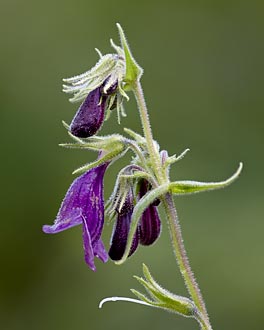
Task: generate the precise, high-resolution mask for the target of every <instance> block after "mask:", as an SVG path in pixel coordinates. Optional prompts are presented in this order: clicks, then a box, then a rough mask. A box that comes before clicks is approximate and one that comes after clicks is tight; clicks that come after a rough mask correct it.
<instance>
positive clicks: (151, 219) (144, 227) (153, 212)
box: [138, 179, 161, 245]
mask: <svg viewBox="0 0 264 330" xmlns="http://www.w3.org/2000/svg"><path fill="white" fill-rule="evenodd" d="M149 189H150V185H149V183H148V181H147V180H145V179H143V180H141V181H140V189H139V197H140V198H142V197H143V196H144V195H145V194H146V193H147V192H148V190H149ZM159 202H160V201H159V200H158V199H157V200H156V201H154V202H153V203H152V204H151V205H149V206H148V207H147V208H146V210H145V211H144V212H143V214H142V216H141V219H140V222H139V226H138V228H139V241H140V244H141V245H151V244H153V243H154V242H155V241H156V240H157V239H158V237H159V235H160V232H161V221H160V218H159V213H158V209H157V207H156V206H157V205H158V204H159Z"/></svg>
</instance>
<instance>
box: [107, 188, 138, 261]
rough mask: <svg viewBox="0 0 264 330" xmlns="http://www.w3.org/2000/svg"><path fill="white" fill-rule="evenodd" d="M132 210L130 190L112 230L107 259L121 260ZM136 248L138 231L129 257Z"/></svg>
mask: <svg viewBox="0 0 264 330" xmlns="http://www.w3.org/2000/svg"><path fill="white" fill-rule="evenodd" d="M133 209H134V204H133V193H132V189H131V191H130V192H129V193H128V195H127V197H126V200H125V202H124V205H123V206H122V208H121V210H120V211H119V212H117V213H118V215H117V221H116V224H115V227H114V229H113V234H112V239H111V243H110V244H111V246H110V250H109V253H108V254H109V257H110V258H111V259H112V260H120V259H122V257H123V255H124V252H125V249H126V245H127V238H128V233H129V229H130V223H131V217H132V213H133ZM137 246H138V231H136V234H135V236H134V239H133V242H132V246H131V248H130V252H129V256H131V255H132V254H133V253H134V252H135V251H136V249H137Z"/></svg>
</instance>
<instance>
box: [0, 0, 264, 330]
mask: <svg viewBox="0 0 264 330" xmlns="http://www.w3.org/2000/svg"><path fill="white" fill-rule="evenodd" d="M0 4H1V9H0V27H1V29H0V42H1V53H0V58H1V62H0V63H1V64H0V73H1V79H0V93H1V98H0V102H1V106H0V109H1V110H0V119H1V131H0V134H1V172H0V173H1V199H0V200H1V230H0V254H1V259H0V260H1V266H0V274H1V275H0V327H1V329H4V330H35V329H38V330H44V329H45V330H46V329H49V330H55V329H56V330H57V329H64V330H71V329H78V330H84V329H104V328H108V329H117V328H118V329H119V328H121V327H125V328H126V329H127V330H129V329H134V328H135V327H136V328H137V329H146V328H151V329H153V330H156V329H161V328H164V327H165V328H166V329H185V330H188V329H198V325H197V324H196V323H195V321H194V320H191V319H183V318H181V317H179V316H176V315H173V314H167V313H165V312H163V311H159V310H154V309H150V308H147V307H142V306H138V305H133V304H128V303H112V304H107V305H105V306H104V308H103V309H102V310H99V309H98V307H97V306H98V303H99V301H100V300H101V299H102V298H104V297H106V296H112V295H121V296H132V294H131V293H130V292H129V289H130V288H137V289H139V288H140V287H139V285H138V284H137V283H136V281H135V280H134V279H133V278H132V276H133V275H134V274H137V275H140V274H141V264H142V262H145V263H146V264H147V265H148V266H149V267H150V269H151V270H152V273H153V275H154V277H156V278H157V279H158V280H159V282H160V283H161V284H162V285H163V286H164V287H166V288H168V289H170V290H172V291H173V292H175V293H178V294H186V291H185V288H184V286H183V283H182V280H181V278H180V276H179V272H178V269H177V265H176V263H175V261H174V256H173V253H172V250H171V246H170V241H169V234H168V231H167V225H166V222H165V219H164V225H163V232H162V236H161V238H160V239H159V241H158V242H157V243H156V244H155V246H153V247H149V248H141V249H140V250H139V251H138V252H137V253H136V254H135V256H133V257H132V258H131V259H130V260H129V261H128V262H127V263H126V264H125V265H123V266H115V265H114V264H113V263H111V262H108V263H107V264H102V263H101V262H100V261H98V262H97V263H96V264H97V272H96V273H93V272H92V271H91V270H90V269H89V268H88V267H87V266H86V265H85V263H84V261H83V250H82V240H81V228H74V229H71V230H69V231H66V232H64V233H61V234H59V235H56V236H49V235H44V234H43V233H42V231H41V226H42V225H43V224H51V223H52V222H53V220H54V218H55V216H56V213H57V210H58V207H59V205H60V202H61V200H62V198H63V196H64V194H65V192H66V190H67V188H68V186H69V185H70V183H71V181H72V179H73V177H72V176H71V171H72V170H73V169H74V168H76V167H78V166H79V165H81V164H83V163H85V162H87V161H91V160H92V159H94V157H95V154H93V153H90V152H84V151H75V150H63V149H61V148H59V147H58V143H60V142H67V141H68V137H67V134H66V132H65V129H64V128H63V127H62V125H61V120H62V119H64V120H66V121H67V122H69V121H70V120H71V118H72V116H73V114H74V112H75V110H76V108H77V105H72V104H70V103H69V102H68V100H67V95H64V94H63V93H62V92H61V83H62V82H61V79H62V78H63V77H69V76H72V75H75V74H78V73H81V72H83V71H85V70H87V69H88V68H89V67H91V66H93V65H94V63H95V61H97V54H96V53H95V52H94V50H93V49H94V47H98V48H99V49H100V50H101V51H102V52H103V53H107V52H109V51H111V48H110V45H109V38H110V37H112V38H113V39H114V40H115V41H116V42H118V36H117V30H116V27H115V23H116V22H120V23H121V24H122V25H123V28H124V29H125V31H126V34H127V37H128V39H129V42H130V45H131V48H132V50H133V53H134V55H135V57H136V59H137V61H138V62H139V63H140V65H141V66H142V67H143V68H144V70H145V74H144V76H143V79H142V83H143V87H144V90H145V96H146V99H147V103H148V107H149V110H150V117H151V121H152V127H153V132H154V136H155V138H156V139H157V140H158V141H159V142H160V145H161V147H162V148H165V149H167V150H168V151H169V152H170V154H173V153H180V152H181V151H182V150H183V149H184V148H186V147H189V148H190V149H191V152H190V153H189V154H188V156H186V158H185V159H184V160H182V161H181V162H180V163H177V165H175V166H174V168H173V169H172V178H174V179H175V180H176V179H194V180H195V179H196V180H202V181H210V180H222V179H224V178H226V177H228V176H230V175H231V174H232V173H233V172H234V171H235V169H236V168H237V166H238V162H239V161H243V162H244V170H243V174H242V176H241V177H240V179H239V180H238V181H237V182H236V183H235V184H234V185H232V186H230V187H229V188H227V189H225V190H220V191H216V192H212V193H205V194H200V195H195V196H191V197H181V198H178V199H177V200H176V205H177V207H178V212H179V216H180V220H181V224H182V229H183V235H184V237H185V243H186V248H187V250H188V254H189V257H190V261H191V264H192V267H193V270H194V272H195V275H196V277H197V280H198V282H199V283H200V286H201V289H202V292H203V294H204V298H205V300H206V303H207V306H208V311H209V314H210V316H211V321H212V324H213V326H214V329H225V330H227V329H230V330H231V329H239V330H243V329H251V330H253V329H256V330H257V329H263V327H264V314H263V310H264V283H263V278H264V276H263V275H264V262H263V247H264V244H263V231H264V221H263V211H264V208H263V190H262V188H261V187H262V185H263V161H264V156H263V139H264V133H263V128H264V125H263V120H264V114H263V105H264V96H263V95H264V94H263V76H264V74H263V58H264V48H263V32H264V29H263V28H264V21H263V10H264V5H263V2H261V1H259V2H258V1H254V0H253V1H239V0H237V1H232V0H231V1H218V0H217V1H199V2H198V1H194V0H193V1H168V0H164V1H160V2H159V1H144V0H141V1H136V0H134V1H131V2H129V1H120V0H119V1H118V0H117V1H115V0H113V1H105V0H101V1H90V0H75V1H69V0H64V1H63V0H57V1H56V0H45V1H38V0H23V1H21V0H20V1H19V0H0ZM126 109H127V112H128V117H127V118H125V119H124V120H123V121H122V125H121V126H119V125H117V123H116V118H115V116H112V117H111V119H110V120H109V121H108V122H107V123H106V124H105V125H104V127H103V130H102V131H101V133H102V134H107V133H110V132H120V133H121V132H122V128H123V126H125V127H130V128H132V129H135V130H140V123H139V120H138V115H137V111H136V107H135V102H134V100H131V102H129V103H128V104H127V105H126ZM129 159H130V156H129V155H128V156H127V158H126V159H124V160H122V161H120V162H119V163H117V164H116V165H115V166H113V167H111V168H110V169H109V171H108V173H107V175H106V177H105V195H106V196H109V194H110V193H111V187H112V185H113V183H114V178H115V176H116V173H117V171H118V170H119V169H120V168H121V166H122V165H124V164H125V163H126V162H127V161H129ZM111 230H112V229H111V226H107V225H106V226H105V229H104V241H105V244H106V246H107V247H108V246H109V239H110V235H111Z"/></svg>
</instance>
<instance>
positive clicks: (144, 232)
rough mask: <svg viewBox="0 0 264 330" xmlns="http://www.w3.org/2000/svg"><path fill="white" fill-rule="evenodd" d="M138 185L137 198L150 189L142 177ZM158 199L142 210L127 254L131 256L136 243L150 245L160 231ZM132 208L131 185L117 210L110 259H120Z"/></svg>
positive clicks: (124, 245)
mask: <svg viewBox="0 0 264 330" xmlns="http://www.w3.org/2000/svg"><path fill="white" fill-rule="evenodd" d="M139 184H140V186H139V199H140V198H142V197H143V196H144V195H145V194H146V193H147V192H148V191H149V189H150V185H149V183H148V181H147V180H145V179H143V180H141V181H140V183H139ZM158 204H159V201H155V202H154V203H152V204H151V205H149V206H148V207H147V209H146V210H145V211H144V212H143V214H142V216H141V219H140V221H139V224H138V227H137V230H136V233H135V235H134V239H133V242H132V246H131V248H130V252H129V256H131V255H132V254H133V253H134V252H135V251H136V249H137V247H138V244H139V243H140V244H141V245H151V244H153V243H154V242H155V241H156V240H157V239H158V237H159V235H160V232H161V221H160V218H159V213H158V210H157V206H158ZM133 210H134V196H133V189H132V187H131V189H130V191H129V193H128V194H127V196H126V200H125V202H124V204H123V206H122V207H121V210H120V211H118V210H117V211H116V212H117V220H116V224H115V227H114V229H113V234H112V239H111V243H110V250H109V253H108V254H109V257H110V258H111V259H112V260H120V259H122V257H123V255H124V252H125V249H126V245H127V239H128V234H129V230H130V224H131V219H132V214H133Z"/></svg>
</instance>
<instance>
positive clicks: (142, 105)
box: [133, 81, 165, 183]
mask: <svg viewBox="0 0 264 330" xmlns="http://www.w3.org/2000/svg"><path fill="white" fill-rule="evenodd" d="M133 92H134V94H135V98H136V101H137V105H138V109H139V114H140V119H141V124H142V127H143V132H144V136H145V138H146V142H147V146H148V151H149V156H150V160H151V163H152V164H153V168H154V174H157V173H162V171H161V161H160V157H159V152H158V150H157V148H156V147H155V144H154V140H153V135H152V130H151V126H150V121H149V115H148V109H147V105H146V102H145V98H144V94H143V90H142V87H141V84H140V82H139V81H137V82H136V83H135V86H134V89H133ZM157 179H158V181H159V177H157ZM159 183H165V182H164V180H163V181H162V182H159Z"/></svg>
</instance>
